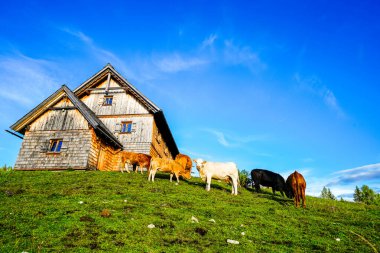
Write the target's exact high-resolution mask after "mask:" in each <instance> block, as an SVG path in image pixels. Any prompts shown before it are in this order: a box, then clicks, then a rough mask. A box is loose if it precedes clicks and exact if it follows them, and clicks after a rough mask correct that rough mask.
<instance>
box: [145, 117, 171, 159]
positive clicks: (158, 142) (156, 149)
mask: <svg viewBox="0 0 380 253" xmlns="http://www.w3.org/2000/svg"><path fill="white" fill-rule="evenodd" d="M150 155H151V156H152V157H162V158H170V159H174V157H172V155H171V153H170V152H169V149H168V147H167V145H166V143H165V140H164V138H162V135H161V133H160V131H159V130H158V128H157V126H156V123H155V122H153V138H152V145H151V147H150Z"/></svg>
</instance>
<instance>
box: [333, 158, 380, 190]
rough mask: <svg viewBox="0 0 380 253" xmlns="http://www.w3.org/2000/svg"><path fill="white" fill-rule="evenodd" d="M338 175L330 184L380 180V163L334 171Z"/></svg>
mask: <svg viewBox="0 0 380 253" xmlns="http://www.w3.org/2000/svg"><path fill="white" fill-rule="evenodd" d="M334 174H335V175H338V177H337V178H335V179H334V180H333V181H332V182H330V183H329V185H338V184H342V183H355V182H360V181H364V180H372V181H378V182H380V163H376V164H369V165H364V166H360V167H356V168H353V169H348V170H340V171H337V172H335V173H334Z"/></svg>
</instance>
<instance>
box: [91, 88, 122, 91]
mask: <svg viewBox="0 0 380 253" xmlns="http://www.w3.org/2000/svg"><path fill="white" fill-rule="evenodd" d="M99 90H104V91H105V90H106V89H105V88H88V89H86V91H99ZM108 90H129V89H128V87H109V88H108Z"/></svg>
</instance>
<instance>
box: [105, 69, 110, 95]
mask: <svg viewBox="0 0 380 253" xmlns="http://www.w3.org/2000/svg"><path fill="white" fill-rule="evenodd" d="M110 84H111V73H108V76H107V85H106V94H107V93H108V91H109V89H110Z"/></svg>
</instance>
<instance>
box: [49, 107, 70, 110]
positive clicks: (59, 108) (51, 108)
mask: <svg viewBox="0 0 380 253" xmlns="http://www.w3.org/2000/svg"><path fill="white" fill-rule="evenodd" d="M74 109H76V107H75V106H61V107H49V108H48V110H74Z"/></svg>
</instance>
